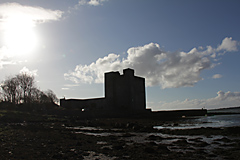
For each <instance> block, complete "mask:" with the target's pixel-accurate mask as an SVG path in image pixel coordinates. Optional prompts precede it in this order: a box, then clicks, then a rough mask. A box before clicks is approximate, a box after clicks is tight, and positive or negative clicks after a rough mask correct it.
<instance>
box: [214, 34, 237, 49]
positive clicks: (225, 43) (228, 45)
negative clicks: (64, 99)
mask: <svg viewBox="0 0 240 160" xmlns="http://www.w3.org/2000/svg"><path fill="white" fill-rule="evenodd" d="M238 46H239V42H238V41H235V40H232V37H226V38H224V39H223V40H222V44H221V45H219V46H218V48H217V51H221V50H224V51H225V52H226V51H228V52H231V51H238V48H237V47H238Z"/></svg>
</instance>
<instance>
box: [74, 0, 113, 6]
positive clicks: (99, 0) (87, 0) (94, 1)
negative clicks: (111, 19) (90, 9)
mask: <svg viewBox="0 0 240 160" xmlns="http://www.w3.org/2000/svg"><path fill="white" fill-rule="evenodd" d="M105 1H108V0H80V1H79V2H78V5H86V4H88V5H92V6H99V5H102V4H103V2H105Z"/></svg>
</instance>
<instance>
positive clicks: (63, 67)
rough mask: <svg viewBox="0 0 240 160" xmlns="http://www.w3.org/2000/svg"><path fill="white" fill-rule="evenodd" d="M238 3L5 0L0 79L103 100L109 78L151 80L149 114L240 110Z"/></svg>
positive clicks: (0, 13)
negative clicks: (29, 78)
mask: <svg viewBox="0 0 240 160" xmlns="http://www.w3.org/2000/svg"><path fill="white" fill-rule="evenodd" d="M239 7H240V2H239V1H237V0H212V1H209V0H181V1H179V0H148V1H146V0H50V1H49V0H34V1H32V0H15V1H12V0H1V2H0V81H3V80H4V79H6V77H9V76H14V75H16V74H18V73H21V72H27V73H29V74H32V75H34V76H35V79H36V82H37V86H38V87H39V88H40V89H41V90H47V89H51V90H53V92H54V93H55V94H56V95H57V97H59V98H63V97H65V98H80V99H85V98H97V97H104V84H103V82H104V73H105V72H110V71H119V72H120V73H122V70H123V69H125V68H132V69H134V70H135V75H136V76H140V77H144V78H145V81H146V100H147V108H151V109H152V110H176V109H201V108H206V109H213V108H214V109H215V108H225V107H235V106H240V84H239V82H240V74H239V69H240V63H239V60H240V51H239V49H240V31H239V29H240V21H239V15H240V10H239Z"/></svg>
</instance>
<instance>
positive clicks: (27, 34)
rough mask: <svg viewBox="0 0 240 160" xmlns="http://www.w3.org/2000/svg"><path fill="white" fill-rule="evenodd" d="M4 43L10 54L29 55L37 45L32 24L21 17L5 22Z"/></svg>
mask: <svg viewBox="0 0 240 160" xmlns="http://www.w3.org/2000/svg"><path fill="white" fill-rule="evenodd" d="M4 28H5V33H4V42H5V46H6V47H7V49H8V50H9V52H10V53H11V54H14V55H15V54H17V55H23V54H28V53H31V52H32V51H33V50H34V49H35V47H36V45H37V41H38V38H37V35H36V32H35V31H34V22H33V21H31V20H28V19H24V18H22V17H15V18H11V19H8V20H7V21H6V22H5V27H4Z"/></svg>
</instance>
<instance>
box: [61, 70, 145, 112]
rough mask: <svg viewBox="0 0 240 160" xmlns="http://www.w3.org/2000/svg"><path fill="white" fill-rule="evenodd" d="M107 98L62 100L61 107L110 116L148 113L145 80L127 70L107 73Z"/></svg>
mask: <svg viewBox="0 0 240 160" xmlns="http://www.w3.org/2000/svg"><path fill="white" fill-rule="evenodd" d="M104 80H105V97H103V98H94V99H65V98H64V99H61V100H60V106H62V107H65V108H70V109H81V110H82V111H85V112H90V111H91V112H96V111H98V112H102V114H103V113H105V114H109V115H116V114H118V115H119V114H141V113H144V112H146V111H148V110H147V109H146V93H145V78H142V77H137V76H135V75H134V70H133V69H130V68H127V69H124V70H123V74H122V75H120V73H119V72H107V73H105V77H104Z"/></svg>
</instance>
